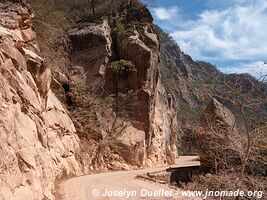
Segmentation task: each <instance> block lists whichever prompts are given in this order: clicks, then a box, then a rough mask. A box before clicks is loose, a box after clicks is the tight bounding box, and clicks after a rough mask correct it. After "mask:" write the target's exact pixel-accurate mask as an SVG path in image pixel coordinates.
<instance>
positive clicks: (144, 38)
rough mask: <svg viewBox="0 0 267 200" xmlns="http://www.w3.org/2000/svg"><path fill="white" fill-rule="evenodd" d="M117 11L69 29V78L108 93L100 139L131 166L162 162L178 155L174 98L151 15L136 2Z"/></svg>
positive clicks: (104, 96) (101, 92) (105, 93)
mask: <svg viewBox="0 0 267 200" xmlns="http://www.w3.org/2000/svg"><path fill="white" fill-rule="evenodd" d="M119 15H120V16H110V17H109V18H106V19H98V23H92V22H91V23H82V24H81V25H80V26H78V27H77V28H74V29H72V30H70V31H69V37H70V40H71V43H72V47H73V52H72V54H71V60H72V65H73V69H74V70H75V73H74V75H73V76H72V80H73V81H74V85H75V84H76V85H77V84H80V83H81V81H80V80H83V81H82V82H83V86H82V87H85V88H87V90H88V93H89V91H90V93H91V92H92V89H90V88H92V86H93V88H94V89H93V91H95V92H96V93H98V94H99V93H100V94H101V98H108V97H112V98H113V104H112V106H111V107H112V109H111V110H106V112H105V113H102V114H100V113H101V112H100V113H99V114H97V116H98V119H99V116H101V117H100V118H101V119H102V120H101V121H103V119H104V121H106V124H109V125H108V126H103V125H100V131H99V132H101V136H100V138H102V139H101V140H105V138H108V139H109V140H115V141H116V143H117V145H118V146H119V149H120V151H119V152H116V154H118V155H119V156H120V157H122V158H123V159H124V160H125V161H126V162H127V163H129V164H131V165H134V166H143V165H150V166H153V165H166V164H168V163H171V162H173V161H174V158H175V156H176V155H177V151H176V146H175V140H176V134H177V131H176V129H177V120H176V110H175V109H174V104H173V99H172V97H171V95H170V96H168V94H167V93H166V91H165V88H164V86H163V84H162V83H161V77H160V74H159V65H160V49H159V40H158V37H157V34H156V33H155V31H154V27H153V23H152V17H151V14H150V13H149V11H148V10H147V9H146V8H145V7H144V6H142V5H140V4H139V5H138V6H137V7H135V6H134V5H133V6H132V7H130V8H127V9H126V10H124V11H123V13H119ZM141 16H142V17H141ZM99 21H102V22H99ZM80 43H82V44H83V45H82V48H80V47H81V45H79V44H80ZM77 47H78V48H77ZM96 53H97V55H96ZM77 71H79V72H78V73H77ZM78 74H80V75H78ZM78 82H79V83H78ZM87 98H88V97H87ZM105 119H106V120H105ZM78 121H79V120H78ZM80 123H83V122H81V121H80Z"/></svg>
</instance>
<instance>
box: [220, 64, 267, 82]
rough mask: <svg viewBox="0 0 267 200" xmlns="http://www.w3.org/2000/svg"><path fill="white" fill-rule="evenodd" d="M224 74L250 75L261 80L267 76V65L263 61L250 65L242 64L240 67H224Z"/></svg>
mask: <svg viewBox="0 0 267 200" xmlns="http://www.w3.org/2000/svg"><path fill="white" fill-rule="evenodd" d="M220 70H222V71H223V72H224V73H227V74H231V73H238V74H243V73H249V74H251V75H253V76H254V77H256V78H260V77H262V76H265V75H266V74H267V64H265V63H264V62H263V61H255V62H248V63H240V64H238V65H234V66H231V67H223V68H220Z"/></svg>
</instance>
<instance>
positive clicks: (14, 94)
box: [0, 2, 80, 200]
mask: <svg viewBox="0 0 267 200" xmlns="http://www.w3.org/2000/svg"><path fill="white" fill-rule="evenodd" d="M0 16H1V20H0V83H1V84H0V94H1V95H0V102H1V104H0V116H1V117H0V143H1V145H0V156H1V159H0V175H1V176H0V199H4V200H5V199H8V200H10V199H20V200H23V199H25V200H26V199H27V200H29V199H36V200H37V199H53V198H54V197H53V195H52V192H53V190H54V181H55V179H56V178H59V177H60V176H61V175H63V174H64V175H65V174H73V175H75V174H80V169H79V166H78V164H77V162H76V160H75V156H74V154H75V152H76V151H77V150H78V148H79V144H78V141H79V139H78V137H77V136H76V135H75V127H74V125H73V123H72V121H71V119H70V118H69V117H68V113H67V111H66V110H65V108H64V107H63V106H62V104H61V103H60V102H59V100H58V99H57V98H56V97H55V95H54V94H53V92H52V91H51V89H50V82H51V72H50V68H49V66H47V65H46V64H45V61H44V60H43V59H42V58H41V57H40V56H39V55H38V54H39V51H38V45H37V42H36V35H35V33H34V31H33V29H32V22H31V21H32V13H31V12H30V10H29V7H28V6H27V8H26V7H24V6H22V5H20V4H18V3H10V2H6V3H0Z"/></svg>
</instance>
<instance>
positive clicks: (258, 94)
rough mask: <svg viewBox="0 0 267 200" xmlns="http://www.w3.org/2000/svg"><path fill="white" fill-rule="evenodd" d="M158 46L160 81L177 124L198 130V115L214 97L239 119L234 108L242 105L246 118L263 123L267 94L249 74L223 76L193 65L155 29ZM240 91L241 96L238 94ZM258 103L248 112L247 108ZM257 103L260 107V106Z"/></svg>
mask: <svg viewBox="0 0 267 200" xmlns="http://www.w3.org/2000/svg"><path fill="white" fill-rule="evenodd" d="M156 29H157V34H158V36H159V38H160V44H161V68H160V71H161V73H162V81H163V83H164V85H165V87H166V90H167V92H168V93H169V94H172V95H173V96H174V98H175V101H176V104H177V106H178V108H179V109H178V110H179V113H182V114H181V115H180V116H178V117H179V119H180V121H181V122H182V124H183V125H184V126H185V127H190V126H191V127H192V126H197V124H198V122H199V118H200V115H201V114H202V113H203V112H204V109H205V107H206V106H207V105H208V102H209V101H210V100H211V99H212V98H213V97H216V98H217V99H218V100H220V101H221V102H222V103H223V104H225V105H227V106H228V107H229V108H231V110H232V111H233V112H234V113H235V114H236V115H237V116H238V117H237V119H238V120H239V123H240V124H242V123H243V122H242V120H240V113H239V112H238V110H237V106H236V105H235V104H236V103H237V101H240V103H243V104H244V106H247V107H246V112H247V113H248V115H252V114H253V117H255V120H256V121H257V120H258V121H264V120H266V116H267V99H266V96H267V90H266V86H265V85H264V83H262V82H259V81H258V80H256V79H255V78H254V77H252V76H251V75H249V74H223V73H222V72H220V71H219V70H218V69H217V68H216V67H215V66H214V65H212V64H210V63H207V62H204V61H194V60H193V59H192V58H191V57H190V56H189V55H187V54H185V53H184V52H182V50H181V49H180V48H179V46H178V45H177V43H176V42H175V41H174V40H173V39H172V38H171V37H170V36H169V35H168V34H166V33H165V32H164V31H163V30H162V29H161V28H160V27H158V26H156ZM240 91H241V93H240ZM256 102H257V103H258V105H257V106H254V107H253V109H256V110H257V111H255V110H253V109H252V110H253V111H252V110H251V109H250V108H249V105H250V104H252V103H254V104H255V103H256ZM259 102H260V103H259Z"/></svg>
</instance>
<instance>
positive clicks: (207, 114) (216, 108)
mask: <svg viewBox="0 0 267 200" xmlns="http://www.w3.org/2000/svg"><path fill="white" fill-rule="evenodd" d="M200 123H201V126H202V127H203V128H205V129H211V128H223V129H226V130H228V131H231V130H233V129H234V128H235V125H236V119H235V116H234V114H233V113H232V112H231V111H230V110H229V109H228V108H227V107H226V106H224V105H223V104H222V103H220V102H219V101H218V100H216V99H215V98H213V99H212V100H211V101H210V103H209V104H208V106H207V108H206V109H205V111H204V113H203V114H202V116H201V119H200Z"/></svg>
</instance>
